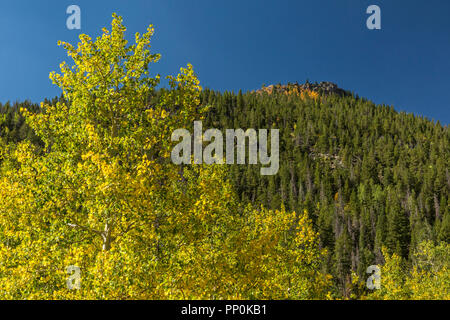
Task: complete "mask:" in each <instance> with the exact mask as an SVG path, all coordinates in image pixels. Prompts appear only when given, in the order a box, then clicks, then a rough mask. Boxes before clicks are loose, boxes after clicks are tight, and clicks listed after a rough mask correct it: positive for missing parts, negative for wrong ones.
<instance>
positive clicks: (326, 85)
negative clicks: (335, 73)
mask: <svg viewBox="0 0 450 320" xmlns="http://www.w3.org/2000/svg"><path fill="white" fill-rule="evenodd" d="M292 90H296V91H298V92H302V91H314V92H318V93H320V94H322V95H331V94H337V95H340V96H349V95H352V94H351V92H349V91H347V90H344V89H341V88H339V87H338V85H337V84H335V83H333V82H328V81H322V82H320V83H317V82H314V83H311V82H309V81H306V82H305V83H303V84H299V83H288V84H277V85H273V84H272V85H269V86H263V87H262V88H261V89H259V90H256V93H263V92H267V93H269V94H272V93H288V92H292Z"/></svg>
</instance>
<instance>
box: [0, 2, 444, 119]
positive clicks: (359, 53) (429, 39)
mask: <svg viewBox="0 0 450 320" xmlns="http://www.w3.org/2000/svg"><path fill="white" fill-rule="evenodd" d="M71 4H76V5H79V6H80V8H81V10H82V29H81V31H78V30H68V29H67V28H66V19H67V17H68V15H67V14H66V8H67V7H68V6H69V5H71ZM371 4H376V5H379V6H380V7H381V10H382V30H373V31H370V30H368V29H367V28H366V19H367V17H368V15H367V14H366V8H367V7H368V6H369V5H371ZM112 12H117V13H118V14H120V15H122V16H123V17H124V23H125V25H126V26H127V27H128V30H129V35H130V36H132V35H133V34H134V33H135V32H137V31H139V32H143V31H144V30H145V28H146V26H147V25H148V24H150V23H152V24H154V25H155V27H156V34H155V37H154V41H153V47H154V50H155V52H159V53H161V54H162V60H161V62H160V63H158V65H157V66H156V67H155V68H154V71H155V72H158V73H161V74H162V75H167V74H174V73H176V72H177V71H178V70H179V67H180V66H184V65H186V64H187V63H188V62H190V63H192V64H193V65H194V68H195V70H196V72H197V74H198V75H199V77H200V80H201V82H202V85H203V86H204V87H209V88H212V89H215V90H220V91H224V90H229V91H237V90H239V89H243V90H244V91H247V90H253V89H257V88H259V87H260V86H261V85H262V84H264V83H265V84H271V83H286V82H295V81H298V82H304V81H305V80H306V79H309V80H310V81H318V82H319V81H332V82H336V83H337V84H338V85H339V86H340V87H342V88H344V89H348V90H351V91H354V92H355V93H357V94H359V95H360V96H364V97H367V98H369V99H371V100H373V101H374V102H376V103H385V104H389V105H394V107H395V108H396V109H397V110H399V111H406V112H413V113H415V114H419V115H424V116H426V117H429V118H430V119H431V118H433V119H435V120H439V121H440V122H441V123H442V124H449V123H450V1H448V0H408V1H406V0H395V1H392V0H389V1H386V0H384V1H381V0H378V1H375V0H373V1H365V0H339V1H336V0H315V1H302V0H291V1H288V0H277V1H263V0H239V1H235V0H227V1H222V0H221V1H219V0H127V1H124V0H114V1H103V0H89V1H85V0H71V1H65V0H39V1H31V0H27V1H25V0H14V1H13V0H2V1H1V3H0V46H1V49H0V75H1V76H0V102H6V101H8V100H10V101H15V100H25V99H30V100H32V101H34V102H39V101H41V100H43V99H44V98H45V97H53V96H56V95H59V94H60V91H59V89H58V88H57V87H55V86H53V85H52V84H51V82H50V80H49V79H48V74H49V72H50V71H52V70H58V66H59V63H60V62H61V61H63V60H67V57H66V56H65V53H64V50H63V49H62V48H60V47H58V46H57V45H56V42H57V40H65V41H69V42H72V43H75V42H77V40H78V36H79V34H80V33H87V34H89V35H91V36H93V37H94V36H98V35H99V34H100V30H101V28H102V27H104V26H109V24H110V22H111V14H112ZM131 38H132V37H130V39H131Z"/></svg>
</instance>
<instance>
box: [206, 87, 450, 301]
mask: <svg viewBox="0 0 450 320" xmlns="http://www.w3.org/2000/svg"><path fill="white" fill-rule="evenodd" d="M295 88H298V91H297V94H294V95H292V94H286V92H289V91H291V92H292V90H294V89H295ZM324 88H325V90H323V89H324ZM326 88H331V89H330V90H327V89H326ZM301 90H313V91H316V92H320V93H319V97H320V98H315V97H310V96H308V95H306V96H305V95H301V92H302V91H301ZM344 93H346V94H344ZM202 101H203V104H211V105H212V106H213V108H212V109H211V111H210V113H209V114H208V116H207V123H208V126H209V127H215V128H278V129H280V170H279V172H278V174H277V175H276V176H271V177H261V176H260V175H259V169H258V166H231V168H230V170H231V177H232V178H231V179H232V181H233V183H234V186H235V188H236V190H237V192H238V194H239V196H240V199H241V201H242V202H251V203H253V204H255V205H260V204H263V205H265V206H267V207H269V208H274V209H275V208H280V207H282V206H284V207H285V208H286V209H287V210H295V211H296V212H302V211H303V210H304V209H306V210H307V211H308V212H309V213H310V216H311V218H312V219H313V222H314V225H315V226H316V229H317V230H318V231H319V232H320V239H321V245H322V246H323V247H326V248H328V249H329V256H328V262H327V271H329V272H330V273H331V274H333V275H334V276H335V278H336V279H339V280H338V286H339V287H340V289H341V290H342V292H343V293H344V294H345V292H346V290H347V289H348V286H349V283H350V275H351V272H352V271H353V272H356V273H357V274H358V275H359V276H360V277H362V278H364V277H365V272H366V268H367V267H368V266H369V265H372V264H382V263H384V259H383V255H382V247H383V246H385V247H387V248H388V249H389V250H390V252H395V253H397V254H399V255H400V256H401V257H403V258H404V259H405V260H407V261H411V257H412V256H413V253H414V252H415V251H416V249H417V245H418V244H419V243H421V242H422V241H425V240H432V241H445V242H447V243H448V242H450V203H449V194H450V193H449V190H450V172H449V168H450V130H449V128H448V126H445V127H444V126H442V125H441V124H439V123H434V122H431V121H429V120H428V119H425V118H422V117H419V116H415V115H413V114H405V113H399V112H396V111H395V110H394V108H393V107H390V106H376V105H375V104H373V103H372V102H370V101H367V100H366V99H360V98H356V97H354V96H352V95H350V94H348V92H347V91H345V90H342V89H339V88H338V87H337V86H336V85H329V84H328V83H324V82H323V83H321V84H319V85H317V84H316V85H310V84H306V85H298V84H296V85H278V86H269V87H266V88H263V89H261V90H258V91H257V92H256V94H255V93H245V94H243V93H242V92H239V93H238V94H233V93H230V92H225V93H218V92H213V91H210V90H206V91H205V92H204V93H203V96H202Z"/></svg>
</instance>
